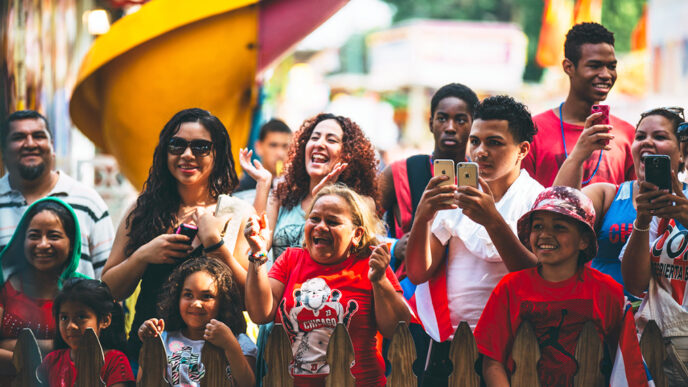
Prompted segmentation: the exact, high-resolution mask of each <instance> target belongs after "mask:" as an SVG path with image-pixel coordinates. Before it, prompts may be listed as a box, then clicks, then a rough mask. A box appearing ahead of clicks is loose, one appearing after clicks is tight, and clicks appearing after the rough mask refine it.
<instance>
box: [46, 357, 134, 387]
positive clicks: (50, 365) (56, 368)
mask: <svg viewBox="0 0 688 387" xmlns="http://www.w3.org/2000/svg"><path fill="white" fill-rule="evenodd" d="M69 351H70V349H69V348H65V349H58V350H55V351H52V352H50V353H49V354H48V355H47V356H46V357H45V359H43V362H42V363H41V366H40V367H39V368H38V375H40V377H41V379H43V380H46V379H47V380H48V382H49V386H50V387H73V386H74V383H75V382H76V368H74V362H73V361H72V359H71V357H70V356H69ZM100 378H101V379H103V381H104V382H105V385H106V386H108V387H109V386H112V385H113V384H116V383H127V382H132V383H133V382H134V381H135V379H134V374H133V373H132V372H131V366H129V360H127V357H126V356H124V354H123V353H122V352H120V351H117V350H114V349H112V350H109V351H107V352H105V363H104V364H103V368H101V369H100Z"/></svg>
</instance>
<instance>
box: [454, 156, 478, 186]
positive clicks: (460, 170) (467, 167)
mask: <svg viewBox="0 0 688 387" xmlns="http://www.w3.org/2000/svg"><path fill="white" fill-rule="evenodd" d="M456 179H457V180H458V184H457V185H458V186H459V187H461V186H466V185H467V186H469V187H473V188H476V189H477V188H478V164H477V163H472V162H464V163H458V164H457V165H456Z"/></svg>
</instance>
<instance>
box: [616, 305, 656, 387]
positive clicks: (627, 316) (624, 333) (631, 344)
mask: <svg viewBox="0 0 688 387" xmlns="http://www.w3.org/2000/svg"><path fill="white" fill-rule="evenodd" d="M609 385H610V386H611V387H626V386H629V387H636V386H637V387H641V386H650V387H654V385H655V383H654V381H653V380H652V375H650V372H649V370H648V369H647V365H646V364H645V360H644V359H643V354H642V353H641V352H640V343H638V334H637V331H636V328H635V318H634V317H633V308H632V307H631V304H630V303H628V302H626V307H625V311H624V317H623V322H622V325H621V333H620V335H619V345H618V347H617V349H616V359H615V360H614V367H613V368H612V375H611V379H610V381H609Z"/></svg>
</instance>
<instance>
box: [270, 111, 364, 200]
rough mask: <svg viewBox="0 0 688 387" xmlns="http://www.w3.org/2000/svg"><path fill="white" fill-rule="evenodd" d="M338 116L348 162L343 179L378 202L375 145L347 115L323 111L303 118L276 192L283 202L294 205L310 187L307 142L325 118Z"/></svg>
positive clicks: (332, 118)
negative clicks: (311, 116) (307, 170)
mask: <svg viewBox="0 0 688 387" xmlns="http://www.w3.org/2000/svg"><path fill="white" fill-rule="evenodd" d="M325 120H335V121H337V124H339V126H340V127H341V128H342V132H343V136H342V152H341V161H342V162H345V163H348V164H349V165H348V166H347V167H346V169H345V170H344V172H342V174H341V175H339V180H338V181H339V182H341V183H344V184H346V185H347V186H348V187H349V188H351V189H353V190H354V191H356V193H357V194H359V195H364V196H370V197H371V198H373V200H375V202H376V203H377V199H378V198H377V195H378V190H377V179H376V177H377V160H376V159H375V149H374V148H373V145H372V144H371V143H370V140H368V138H366V136H365V134H363V131H362V130H361V128H360V127H359V126H358V125H357V124H356V123H355V122H353V121H351V120H350V119H348V118H346V117H342V116H335V115H334V114H329V113H321V114H318V115H317V116H315V117H313V118H310V119H308V120H306V121H304V122H303V125H301V129H299V131H298V132H297V133H296V135H295V138H294V141H293V142H292V143H291V147H290V149H289V162H288V163H287V171H286V173H285V176H284V181H282V182H281V183H280V184H279V185H278V186H277V192H276V196H277V199H279V201H280V205H281V206H284V207H285V208H293V207H294V206H296V205H297V204H299V203H300V202H301V200H303V198H304V197H306V195H308V193H309V191H310V180H311V179H310V176H308V173H307V172H306V144H307V143H308V140H309V139H310V138H311V134H312V133H313V129H315V127H316V126H317V125H318V124H319V123H320V122H322V121H325Z"/></svg>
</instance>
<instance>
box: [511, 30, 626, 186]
mask: <svg viewBox="0 0 688 387" xmlns="http://www.w3.org/2000/svg"><path fill="white" fill-rule="evenodd" d="M564 56H565V59H564V61H563V62H562V67H563V69H564V72H565V73H566V75H567V76H568V77H569V94H568V96H567V97H566V100H565V101H564V102H563V103H562V104H561V105H559V106H557V107H555V108H553V109H550V110H547V111H546V112H544V113H540V114H538V115H536V116H535V117H533V121H534V122H535V126H536V127H537V128H538V134H537V135H536V136H535V138H534V140H533V143H532V145H531V149H530V153H528V155H527V156H526V157H525V159H524V160H523V167H524V168H525V169H526V170H527V171H528V173H530V175H531V176H532V177H533V178H535V180H537V181H538V182H539V183H540V184H542V185H543V186H545V187H549V186H551V185H552V183H553V182H554V177H555V176H556V175H557V172H558V171H559V168H560V167H561V165H562V164H563V163H564V160H566V158H567V157H568V156H569V155H570V154H571V151H572V150H573V147H574V146H575V145H576V142H577V141H578V138H579V136H580V135H581V132H582V131H583V129H584V123H585V120H586V119H587V117H588V116H590V114H591V108H592V106H593V105H595V104H599V103H600V102H601V101H604V100H605V99H606V98H607V95H608V94H609V92H610V91H611V89H612V87H613V86H614V83H615V82H616V64H617V60H616V55H615V53H614V34H613V33H612V32H610V31H609V30H607V29H606V28H605V27H604V26H602V25H600V24H597V23H581V24H577V25H575V26H573V28H571V30H569V32H568V33H567V34H566V42H565V43H564ZM609 119H610V125H611V126H612V129H611V131H610V133H611V134H612V135H613V136H614V138H613V139H612V140H611V143H610V144H609V146H610V148H611V149H609V150H606V151H597V152H594V153H593V154H592V155H591V156H590V157H589V158H588V160H585V162H584V163H583V166H584V172H583V185H587V184H590V183H597V182H608V183H613V184H621V183H622V182H624V181H627V180H633V179H634V178H635V171H634V169H633V158H632V157H631V143H632V142H633V137H634V132H635V129H634V128H633V126H632V125H631V124H629V123H628V122H626V121H623V120H621V119H620V118H617V117H615V116H613V115H610V117H609Z"/></svg>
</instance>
